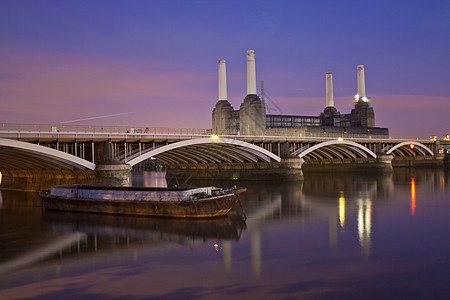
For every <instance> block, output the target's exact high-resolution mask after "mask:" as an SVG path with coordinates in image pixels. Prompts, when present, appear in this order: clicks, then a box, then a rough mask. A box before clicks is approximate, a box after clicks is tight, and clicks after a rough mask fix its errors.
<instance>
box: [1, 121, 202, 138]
mask: <svg viewBox="0 0 450 300" xmlns="http://www.w3.org/2000/svg"><path fill="white" fill-rule="evenodd" d="M0 131H3V132H24V133H26V132H35V133H55V134H56V133H71V134H72V133H88V134H92V133H94V134H95V133H97V134H98V133H100V134H102V133H103V134H169V135H173V134H180V135H206V134H208V133H207V131H208V130H207V129H201V128H168V127H130V126H98V125H62V124H56V125H55V124H18V123H1V124H0Z"/></svg>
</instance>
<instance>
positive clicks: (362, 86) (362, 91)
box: [358, 65, 366, 98]
mask: <svg viewBox="0 0 450 300" xmlns="http://www.w3.org/2000/svg"><path fill="white" fill-rule="evenodd" d="M358 95H359V98H363V97H366V82H365V79H364V65H359V66H358Z"/></svg>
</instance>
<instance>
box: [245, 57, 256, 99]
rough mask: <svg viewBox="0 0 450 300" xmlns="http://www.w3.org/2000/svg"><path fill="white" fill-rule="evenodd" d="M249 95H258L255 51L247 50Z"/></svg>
mask: <svg viewBox="0 0 450 300" xmlns="http://www.w3.org/2000/svg"><path fill="white" fill-rule="evenodd" d="M247 95H256V69H255V50H247Z"/></svg>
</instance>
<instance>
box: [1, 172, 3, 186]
mask: <svg viewBox="0 0 450 300" xmlns="http://www.w3.org/2000/svg"><path fill="white" fill-rule="evenodd" d="M2 176H3V175H2V172H0V184H2Z"/></svg>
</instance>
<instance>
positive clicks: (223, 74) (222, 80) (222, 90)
mask: <svg viewBox="0 0 450 300" xmlns="http://www.w3.org/2000/svg"><path fill="white" fill-rule="evenodd" d="M220 100H228V97H227V69H226V67H225V60H223V59H222V60H219V101H220Z"/></svg>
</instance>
